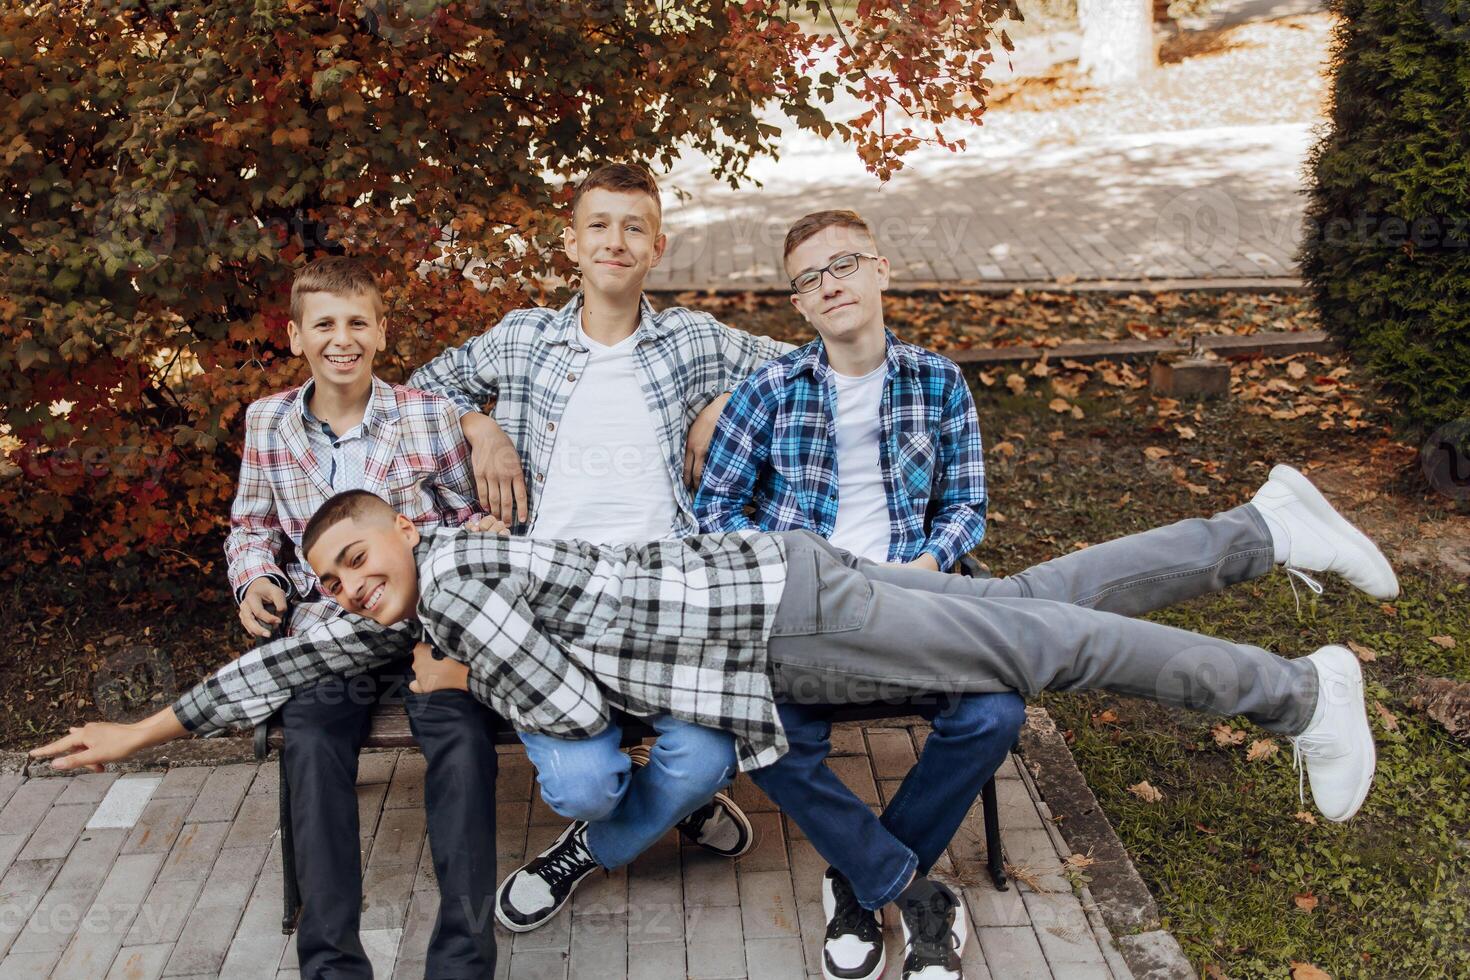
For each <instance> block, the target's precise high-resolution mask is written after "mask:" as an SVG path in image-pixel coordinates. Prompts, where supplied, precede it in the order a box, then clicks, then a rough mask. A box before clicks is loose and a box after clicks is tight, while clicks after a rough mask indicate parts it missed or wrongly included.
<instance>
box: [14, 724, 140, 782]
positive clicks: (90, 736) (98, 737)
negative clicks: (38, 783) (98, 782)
mask: <svg viewBox="0 0 1470 980" xmlns="http://www.w3.org/2000/svg"><path fill="white" fill-rule="evenodd" d="M140 748H143V745H142V744H141V742H140V741H139V738H138V732H137V730H136V729H135V728H134V727H133V726H132V725H117V724H114V723H112V722H109V721H91V722H88V723H87V724H85V725H83V726H82V727H81V728H73V729H71V732H70V734H68V735H63V736H62V737H61V738H58V739H57V740H56V741H54V742H49V743H47V744H46V745H43V746H41V747H40V748H38V749H31V752H30V755H31V758H32V759H51V760H52V762H51V768H52V769H90V770H92V771H93V772H101V771H102V766H103V764H104V763H108V762H117V761H119V760H121V759H126V758H127V757H128V756H130V755H132V754H133V753H134V752H136V751H138V750H139V749H140Z"/></svg>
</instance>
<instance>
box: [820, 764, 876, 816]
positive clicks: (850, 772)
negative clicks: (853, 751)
mask: <svg viewBox="0 0 1470 980" xmlns="http://www.w3.org/2000/svg"><path fill="white" fill-rule="evenodd" d="M827 765H828V766H830V767H831V769H832V771H833V772H835V773H836V774H837V778H838V779H841V780H842V782H843V783H844V784H845V785H846V786H847V788H848V789H850V790H852V792H853V795H855V796H856V797H857V798H858V799H860V800H862V801H863V802H864V803H866V804H868V805H869V806H876V805H877V803H878V784H877V783H875V782H874V781H873V767H872V766H871V765H869V764H868V757H867V756H865V755H861V756H856V755H855V756H846V757H843V758H836V757H834V758H829V759H828V760H827Z"/></svg>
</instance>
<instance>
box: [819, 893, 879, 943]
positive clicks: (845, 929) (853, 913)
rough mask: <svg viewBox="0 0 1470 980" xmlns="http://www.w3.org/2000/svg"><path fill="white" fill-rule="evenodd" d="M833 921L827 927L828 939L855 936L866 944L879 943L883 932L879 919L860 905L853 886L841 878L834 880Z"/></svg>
mask: <svg viewBox="0 0 1470 980" xmlns="http://www.w3.org/2000/svg"><path fill="white" fill-rule="evenodd" d="M832 904H833V909H832V920H831V922H830V923H829V924H828V926H827V938H829V939H830V938H833V935H834V933H835V935H838V936H842V935H848V934H851V935H855V936H857V937H858V938H859V939H861V940H863V941H864V942H878V941H881V939H882V935H883V934H882V931H881V930H880V929H879V928H878V919H877V917H876V916H874V915H873V913H872V912H869V911H868V910H867V909H865V908H863V907H862V906H861V905H859V904H858V900H857V896H856V895H854V894H853V893H852V886H851V885H849V884H848V883H847V882H846V881H843V880H842V879H841V878H833V879H832Z"/></svg>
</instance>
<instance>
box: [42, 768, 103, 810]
mask: <svg viewBox="0 0 1470 980" xmlns="http://www.w3.org/2000/svg"><path fill="white" fill-rule="evenodd" d="M63 778H65V779H66V789H64V790H62V793H61V795H60V796H58V797H57V798H56V805H57V806H66V805H67V804H70V803H96V802H98V801H99V800H101V799H102V797H103V796H104V795H106V793H107V790H108V787H110V786H111V785H112V784H113V783H115V782H117V773H115V772H81V773H77V774H76V775H74V776H66V777H63Z"/></svg>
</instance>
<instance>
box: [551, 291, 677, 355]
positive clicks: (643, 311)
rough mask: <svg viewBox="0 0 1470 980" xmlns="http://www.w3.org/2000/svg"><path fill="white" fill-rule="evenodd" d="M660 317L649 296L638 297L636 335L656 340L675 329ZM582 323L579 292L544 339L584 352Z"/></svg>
mask: <svg viewBox="0 0 1470 980" xmlns="http://www.w3.org/2000/svg"><path fill="white" fill-rule="evenodd" d="M662 319H664V318H661V317H659V315H658V311H657V310H655V309H654V308H653V303H652V302H650V301H649V299H648V294H646V293H644V294H643V295H641V296H639V297H638V327H637V329H636V330H635V331H634V332H635V333H641V334H642V335H643V336H644V338H646V339H649V340H656V339H658V338H659V337H662V336H663V335H664V334H666V333H668V332H669V331H670V330H671V329H673V321H672V319H670V320H669V322H667V323H664V322H661V320H662ZM581 322H582V292H581V290H578V291H577V292H576V293H574V294H572V298H571V299H570V300H568V301H567V304H566V305H565V306H563V307H562V308H561V309H559V310H557V311H556V316H554V317H552V320H551V324H550V325H549V326H548V327H547V328H546V331H545V333H544V334H543V337H544V338H545V340H546V342H547V343H548V344H566V345H567V346H568V347H570V348H571V349H572V350H577V351H584V350H586V349H587V345H586V344H584V343H582V338H581V337H580V336H579V335H578V333H577V328H578V327H579V326H580V325H581Z"/></svg>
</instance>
